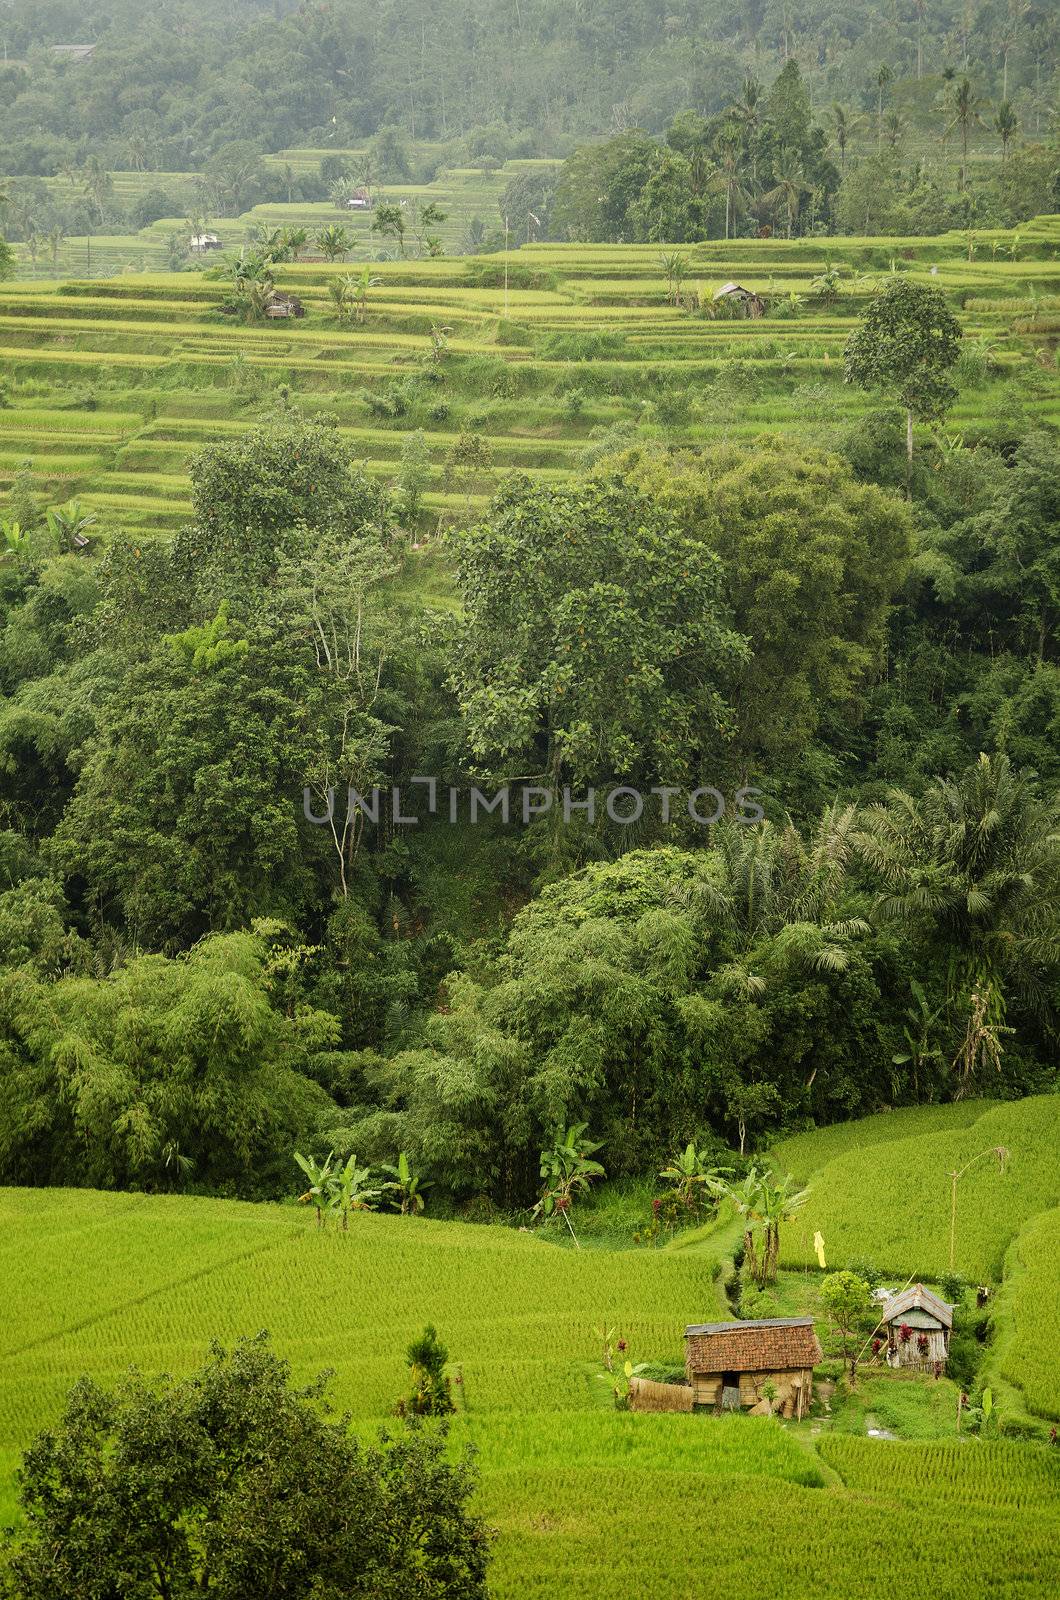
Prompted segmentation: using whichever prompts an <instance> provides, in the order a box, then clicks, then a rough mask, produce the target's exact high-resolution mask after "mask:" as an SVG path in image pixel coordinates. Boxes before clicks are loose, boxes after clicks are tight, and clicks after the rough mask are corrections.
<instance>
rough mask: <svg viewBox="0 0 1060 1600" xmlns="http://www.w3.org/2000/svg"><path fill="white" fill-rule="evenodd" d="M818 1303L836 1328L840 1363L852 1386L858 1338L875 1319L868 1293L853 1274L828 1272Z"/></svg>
mask: <svg viewBox="0 0 1060 1600" xmlns="http://www.w3.org/2000/svg"><path fill="white" fill-rule="evenodd" d="M821 1301H822V1303H823V1304H824V1306H825V1307H826V1308H827V1310H828V1313H829V1315H830V1316H831V1318H832V1321H833V1322H834V1323H835V1325H836V1327H837V1328H838V1329H839V1333H840V1338H841V1340H842V1345H843V1360H844V1361H846V1362H848V1363H849V1367H850V1381H851V1383H853V1381H854V1377H855V1374H856V1371H857V1359H858V1346H859V1344H860V1343H861V1336H862V1334H863V1333H864V1332H867V1331H868V1330H869V1329H870V1328H871V1326H872V1323H873V1320H874V1317H875V1312H874V1303H873V1299H872V1292H871V1290H870V1288H869V1285H868V1283H866V1281H865V1279H864V1278H859V1277H858V1276H857V1274H856V1273H854V1272H832V1273H829V1275H828V1277H827V1278H825V1279H823V1281H822V1283H821Z"/></svg>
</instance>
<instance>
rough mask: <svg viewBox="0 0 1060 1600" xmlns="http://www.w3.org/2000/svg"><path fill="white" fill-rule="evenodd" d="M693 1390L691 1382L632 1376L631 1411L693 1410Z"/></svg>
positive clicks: (630, 1382) (630, 1381)
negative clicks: (666, 1381) (664, 1381)
mask: <svg viewBox="0 0 1060 1600" xmlns="http://www.w3.org/2000/svg"><path fill="white" fill-rule="evenodd" d="M693 1399H694V1397H693V1390H692V1385H691V1384H689V1383H656V1382H655V1381H654V1380H653V1379H651V1378H630V1380H629V1408H630V1410H631V1411H691V1409H692V1405H693Z"/></svg>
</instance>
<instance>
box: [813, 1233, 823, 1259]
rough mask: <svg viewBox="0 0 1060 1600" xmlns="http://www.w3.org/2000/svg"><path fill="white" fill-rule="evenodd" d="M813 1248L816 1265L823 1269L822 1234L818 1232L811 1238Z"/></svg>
mask: <svg viewBox="0 0 1060 1600" xmlns="http://www.w3.org/2000/svg"><path fill="white" fill-rule="evenodd" d="M813 1248H814V1249H815V1250H816V1251H817V1265H818V1266H819V1267H823V1266H824V1264H825V1260H824V1234H823V1233H821V1232H820V1230H818V1231H817V1232H816V1233H815V1234H814V1236H813Z"/></svg>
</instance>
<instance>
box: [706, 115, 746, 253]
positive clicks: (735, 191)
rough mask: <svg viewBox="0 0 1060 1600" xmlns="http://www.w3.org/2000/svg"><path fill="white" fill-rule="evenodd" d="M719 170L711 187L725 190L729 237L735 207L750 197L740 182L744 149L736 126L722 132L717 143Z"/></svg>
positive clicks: (715, 189) (726, 228)
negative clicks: (730, 130) (729, 130)
mask: <svg viewBox="0 0 1060 1600" xmlns="http://www.w3.org/2000/svg"><path fill="white" fill-rule="evenodd" d="M716 148H717V158H718V171H717V175H716V177H714V178H712V179H711V184H710V187H711V188H712V189H713V190H714V191H715V192H716V193H720V192H721V191H722V190H724V192H725V237H726V239H728V238H729V236H730V232H731V223H732V216H733V208H734V206H736V205H743V204H745V203H746V201H747V200H748V199H749V198H750V196H749V195H748V193H747V190H746V189H745V188H744V186H743V184H742V183H741V182H740V177H741V174H742V172H743V151H742V149H741V147H740V137H739V133H738V132H737V130H736V129H735V128H734V129H733V130H732V132H731V133H729V132H728V131H726V132H724V133H722V134H721V135H720V137H719V139H718V143H717V147H716Z"/></svg>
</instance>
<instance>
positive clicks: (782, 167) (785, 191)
mask: <svg viewBox="0 0 1060 1600" xmlns="http://www.w3.org/2000/svg"><path fill="white" fill-rule="evenodd" d="M773 176H774V178H776V180H777V181H776V184H775V185H774V187H773V188H772V189H770V190H769V191H768V193H767V194H766V195H765V196H764V199H765V201H766V204H767V205H771V206H776V207H780V206H783V207H784V209H785V210H786V212H787V216H788V238H789V239H790V238H791V232H792V229H793V228H794V226H795V222H796V219H797V218H798V215H799V203H800V201H801V200H802V197H803V195H804V194H806V193H807V184H806V179H805V175H804V173H803V168H802V158H801V157H800V155H799V152H798V151H797V150H792V149H790V148H789V147H788V146H787V145H782V146H781V149H780V154H779V155H778V156H777V159H776V161H775V162H774V164H773Z"/></svg>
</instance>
